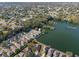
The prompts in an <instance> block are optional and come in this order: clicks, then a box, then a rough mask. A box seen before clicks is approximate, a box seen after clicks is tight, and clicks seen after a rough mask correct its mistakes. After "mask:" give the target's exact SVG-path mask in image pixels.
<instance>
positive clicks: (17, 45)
mask: <svg viewBox="0 0 79 59" xmlns="http://www.w3.org/2000/svg"><path fill="white" fill-rule="evenodd" d="M11 43H12V44H14V45H15V46H16V47H17V48H18V49H20V44H18V43H17V42H15V41H13V42H11Z"/></svg>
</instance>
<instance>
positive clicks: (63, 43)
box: [38, 22, 79, 55]
mask: <svg viewBox="0 0 79 59" xmlns="http://www.w3.org/2000/svg"><path fill="white" fill-rule="evenodd" d="M55 27H56V29H55V30H52V31H49V32H48V33H47V34H45V35H43V36H41V37H40V38H39V39H38V41H39V42H41V43H44V44H46V45H49V46H51V47H52V48H55V49H57V50H60V51H63V52H66V51H71V52H73V53H74V54H77V55H79V25H73V24H70V23H67V22H57V24H55Z"/></svg>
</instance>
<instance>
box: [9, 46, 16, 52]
mask: <svg viewBox="0 0 79 59" xmlns="http://www.w3.org/2000/svg"><path fill="white" fill-rule="evenodd" d="M10 49H11V51H12V52H14V53H15V51H16V49H17V47H16V46H14V45H11V46H10Z"/></svg>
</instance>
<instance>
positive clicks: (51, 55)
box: [46, 48, 55, 57]
mask: <svg viewBox="0 0 79 59" xmlns="http://www.w3.org/2000/svg"><path fill="white" fill-rule="evenodd" d="M54 52H55V49H52V48H49V50H48V53H47V55H46V56H47V57H53V53H54Z"/></svg>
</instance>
